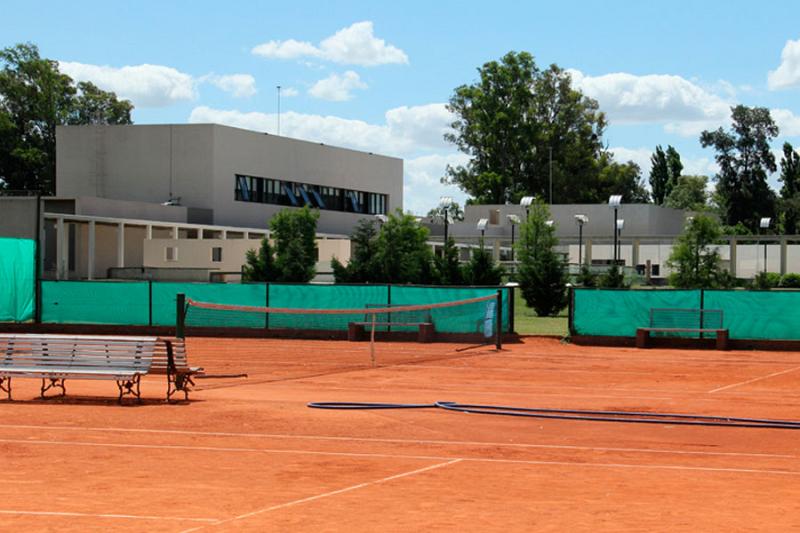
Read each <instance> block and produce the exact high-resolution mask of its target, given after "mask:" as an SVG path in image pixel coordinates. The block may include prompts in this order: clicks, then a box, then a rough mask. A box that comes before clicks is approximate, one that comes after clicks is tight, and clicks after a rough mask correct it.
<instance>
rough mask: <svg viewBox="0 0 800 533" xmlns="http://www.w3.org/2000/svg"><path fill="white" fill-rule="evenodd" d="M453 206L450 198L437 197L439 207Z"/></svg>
mask: <svg viewBox="0 0 800 533" xmlns="http://www.w3.org/2000/svg"><path fill="white" fill-rule="evenodd" d="M452 205H453V198H452V197H450V196H441V197H439V207H444V208H447V207H450V206H452Z"/></svg>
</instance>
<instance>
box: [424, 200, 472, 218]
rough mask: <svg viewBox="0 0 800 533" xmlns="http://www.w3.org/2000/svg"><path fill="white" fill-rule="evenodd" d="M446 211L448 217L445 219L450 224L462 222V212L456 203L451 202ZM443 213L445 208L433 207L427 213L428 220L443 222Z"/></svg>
mask: <svg viewBox="0 0 800 533" xmlns="http://www.w3.org/2000/svg"><path fill="white" fill-rule="evenodd" d="M446 211H447V212H448V213H450V217H449V218H448V219H447V220H449V221H450V222H455V221H460V220H464V210H463V209H461V206H460V205H458V202H453V203H452V204H451V205H450V206H449V207H448V208H447V209H446ZM444 213H445V208H444V207H442V206H438V207H434V208H433V209H431V210H430V211H428V215H427V216H428V218H430V219H433V220H438V221H442V222H443V221H444Z"/></svg>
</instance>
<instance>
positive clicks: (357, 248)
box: [331, 218, 380, 283]
mask: <svg viewBox="0 0 800 533" xmlns="http://www.w3.org/2000/svg"><path fill="white" fill-rule="evenodd" d="M375 226H376V222H375V221H374V220H373V219H367V218H362V219H361V220H359V222H358V224H357V225H356V228H355V230H354V231H353V234H352V235H351V236H350V261H348V262H347V266H345V265H343V264H342V263H341V261H339V259H337V258H336V257H334V258H333V259H332V260H331V269H332V270H333V277H334V279H335V280H336V282H337V283H371V282H375V281H377V280H378V278H379V277H380V275H379V271H378V263H377V261H376V252H377V250H378V230H377V229H376V227H375Z"/></svg>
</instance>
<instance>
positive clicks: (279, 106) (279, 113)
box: [277, 85, 281, 135]
mask: <svg viewBox="0 0 800 533" xmlns="http://www.w3.org/2000/svg"><path fill="white" fill-rule="evenodd" d="M277 89H278V135H280V134H281V86H280V85H278V86H277Z"/></svg>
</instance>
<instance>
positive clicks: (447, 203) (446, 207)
mask: <svg viewBox="0 0 800 533" xmlns="http://www.w3.org/2000/svg"><path fill="white" fill-rule="evenodd" d="M452 206H453V199H452V198H451V197H449V196H442V197H440V198H439V208H440V209H441V210H442V211H443V212H444V244H445V245H447V225H448V223H449V222H450V220H449V219H450V208H451V207H452Z"/></svg>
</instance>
